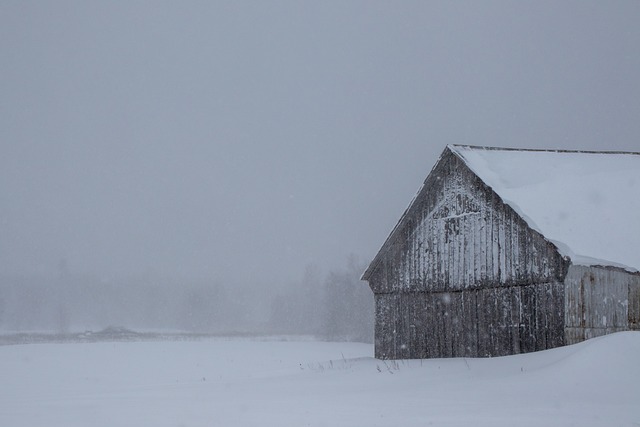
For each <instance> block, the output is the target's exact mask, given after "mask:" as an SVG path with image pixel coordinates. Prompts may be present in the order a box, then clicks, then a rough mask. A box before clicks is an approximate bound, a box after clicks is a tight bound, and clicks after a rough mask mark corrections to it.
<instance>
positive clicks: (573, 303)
mask: <svg viewBox="0 0 640 427" xmlns="http://www.w3.org/2000/svg"><path fill="white" fill-rule="evenodd" d="M638 269H640V153H620V152H585V151H547V150H518V149H504V148H491V147H473V146H459V145H451V146H447V147H446V149H445V150H444V152H443V153H442V155H441V156H440V158H439V159H438V161H437V163H436V165H435V166H434V167H433V169H432V170H431V173H430V174H429V175H428V176H427V178H426V179H425V181H424V184H423V185H422V187H421V188H420V189H419V191H418V193H417V194H416V196H415V198H414V199H413V201H412V202H411V204H410V205H409V207H408V208H407V209H406V211H405V212H404V214H403V215H402V217H401V219H400V221H399V222H398V224H397V225H396V227H395V228H394V229H393V231H392V232H391V234H390V235H389V237H388V238H387V240H386V241H385V242H384V244H383V246H382V248H381V249H380V251H379V252H378V254H377V255H376V257H375V258H374V260H373V261H372V262H371V264H370V265H369V267H368V268H367V270H366V271H365V272H364V274H363V280H367V281H368V282H369V286H370V287H371V289H372V291H373V292H374V295H375V304H376V323H375V355H376V357H378V358H382V359H399V358H402V359H405V358H434V357H483V356H501V355H509V354H516V353H525V352H531V351H536V350H544V349H548V348H553V347H558V346H562V345H565V344H572V343H576V342H579V341H582V340H585V339H588V338H591V337H596V336H599V335H603V334H607V333H611V332H616V331H624V330H638V329H640V273H639V272H638Z"/></svg>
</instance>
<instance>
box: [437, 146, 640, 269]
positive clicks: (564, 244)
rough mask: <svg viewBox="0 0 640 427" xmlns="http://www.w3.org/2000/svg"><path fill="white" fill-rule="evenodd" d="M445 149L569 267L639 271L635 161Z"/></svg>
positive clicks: (569, 153) (624, 156)
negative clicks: (565, 258) (567, 260)
mask: <svg viewBox="0 0 640 427" xmlns="http://www.w3.org/2000/svg"><path fill="white" fill-rule="evenodd" d="M447 147H448V148H449V150H450V151H451V152H452V153H454V154H455V155H456V156H458V157H459V158H460V159H462V161H464V163H465V164H466V165H467V166H468V167H469V168H470V169H471V170H472V171H473V172H474V173H475V174H476V175H477V176H478V177H479V178H480V179H481V180H482V181H484V182H485V184H487V185H488V186H489V187H490V188H492V189H493V191H495V192H496V194H498V196H499V197H500V198H501V199H502V200H503V201H504V203H506V204H508V205H509V206H511V207H512V208H513V209H514V210H515V211H516V212H517V213H518V215H520V216H521V217H522V218H523V219H524V220H525V221H526V223H527V224H528V225H529V227H531V228H532V229H534V230H536V231H538V232H540V233H541V234H542V235H543V236H544V237H545V238H546V239H547V240H548V241H550V242H551V243H553V244H554V245H555V246H556V247H557V248H558V251H559V252H560V253H561V254H562V255H563V256H568V257H569V258H571V259H572V262H573V263H574V264H577V265H606V266H611V267H618V268H623V269H625V270H627V271H631V272H637V271H638V269H640V255H638V254H637V250H635V248H633V247H632V246H633V242H635V241H639V240H640V225H638V224H639V223H638V221H637V220H636V219H634V216H633V212H638V211H640V202H638V200H639V199H640V197H638V196H639V194H638V193H640V162H638V160H640V159H639V158H638V156H640V153H637V152H625V151H580V150H540V149H520V148H501V147H480V146H470V145H448V146H447ZM528 153H531V154H532V155H534V156H535V161H532V158H531V157H529V156H528V155H527V154H528ZM555 153H558V154H560V156H557V157H556V156H555V155H554V154H555ZM591 154H593V155H600V156H601V157H598V156H591ZM609 155H616V156H609ZM583 254H584V255H583ZM614 260H615V261H614Z"/></svg>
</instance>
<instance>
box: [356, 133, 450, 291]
mask: <svg viewBox="0 0 640 427" xmlns="http://www.w3.org/2000/svg"><path fill="white" fill-rule="evenodd" d="M452 147H453V146H452V145H447V146H446V147H445V148H444V150H443V151H442V153H440V156H438V159H437V160H436V162H435V164H434V165H433V167H432V168H431V170H430V171H429V173H428V174H427V176H426V177H425V179H424V181H422V185H420V188H418V191H416V194H415V195H414V196H413V199H411V202H409V205H408V206H407V208H406V209H405V210H404V212H403V213H402V216H400V219H399V220H398V222H397V223H396V225H395V226H394V227H393V229H392V230H391V232H390V233H389V235H388V236H387V238H386V239H385V241H384V243H383V244H382V246H381V247H380V249H379V250H378V253H377V254H376V256H375V257H374V258H373V260H372V261H371V263H369V266H368V267H367V269H366V270H365V271H364V272H363V273H362V276H360V280H366V281H367V282H368V281H369V278H370V277H371V274H372V273H373V271H374V270H375V269H376V267H377V266H378V264H379V263H380V260H381V259H382V257H383V255H384V254H385V253H386V252H387V250H388V246H389V244H390V242H391V241H392V240H393V236H395V234H396V233H397V232H398V230H399V229H400V228H402V225H404V223H405V220H406V218H407V216H408V214H409V212H410V211H411V208H412V207H413V206H414V205H415V202H416V200H418V199H419V198H420V195H421V194H422V192H423V190H424V188H425V184H426V182H427V180H428V179H429V177H430V176H431V174H432V173H433V171H434V170H435V169H436V168H437V167H438V165H439V164H440V163H441V162H442V159H444V158H445V157H446V156H447V155H456V156H459V155H458V154H457V153H456V152H455V151H454V150H452Z"/></svg>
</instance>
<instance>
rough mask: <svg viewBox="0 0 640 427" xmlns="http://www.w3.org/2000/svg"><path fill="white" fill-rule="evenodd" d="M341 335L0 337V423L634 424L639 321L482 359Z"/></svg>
mask: <svg viewBox="0 0 640 427" xmlns="http://www.w3.org/2000/svg"><path fill="white" fill-rule="evenodd" d="M371 354H372V347H371V346H369V345H365V344H355V343H322V342H265V341H261V342H258V341H248V340H228V341H224V340H204V341H191V342H106V343H71V344H69V343H67V344H29V345H7V346H0V381H1V382H0V426H12V427H17V426H29V427H36V426H47V427H58V426H64V427H72V426H83V427H84V426H154V427H157V426H394V427H396V426H403V427H406V426H429V425H434V426H466V425H471V426H492V427H493V426H554V425H557V426H560V425H561V426H569V425H574V426H580V427H584V426H640V363H639V361H640V332H627V333H619V334H614V335H610V336H607V337H602V338H598V339H594V340H591V341H588V342H586V343H582V344H579V345H576V346H571V347H565V348H561V349H555V350H551V351H545V352H541V353H536V354H528V355H520V356H511V357H503V358H494V359H466V360H465V359H438V360H428V361H427V360H425V361H420V360H411V361H400V362H398V363H394V362H386V363H385V362H383V361H379V360H375V359H373V358H372V357H371Z"/></svg>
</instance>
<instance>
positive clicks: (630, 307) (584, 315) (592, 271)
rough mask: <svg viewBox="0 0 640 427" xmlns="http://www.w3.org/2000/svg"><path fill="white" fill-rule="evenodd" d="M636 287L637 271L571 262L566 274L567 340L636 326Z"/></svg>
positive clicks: (638, 297)
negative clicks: (630, 271)
mask: <svg viewBox="0 0 640 427" xmlns="http://www.w3.org/2000/svg"><path fill="white" fill-rule="evenodd" d="M637 289H640V276H638V275H637V274H630V273H629V272H627V271H624V270H621V269H616V268H611V267H598V266H592V267H585V266H576V265H572V266H570V267H569V270H568V272H567V276H566V278H565V304H566V307H565V328H566V336H567V339H566V341H567V343H568V344H572V343H576V342H580V341H583V340H585V339H589V338H593V337H597V336H601V335H605V334H608V333H611V332H617V331H626V330H629V329H636V328H637V318H638V317H637V314H638V312H639V311H640V307H639V306H640V295H639V294H638V293H637ZM634 291H635V292H636V293H635V295H634Z"/></svg>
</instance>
